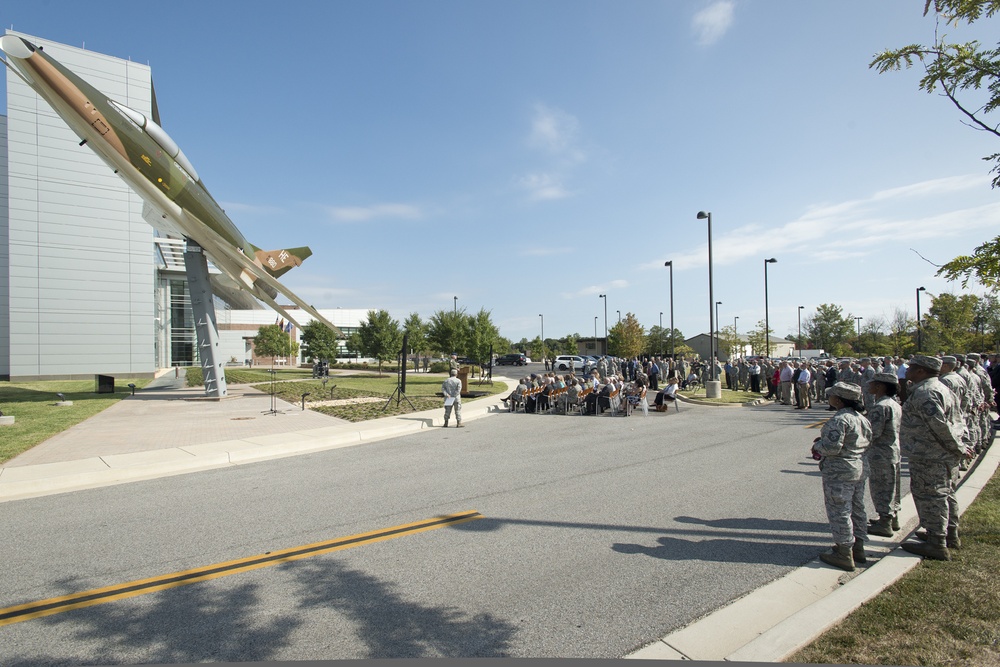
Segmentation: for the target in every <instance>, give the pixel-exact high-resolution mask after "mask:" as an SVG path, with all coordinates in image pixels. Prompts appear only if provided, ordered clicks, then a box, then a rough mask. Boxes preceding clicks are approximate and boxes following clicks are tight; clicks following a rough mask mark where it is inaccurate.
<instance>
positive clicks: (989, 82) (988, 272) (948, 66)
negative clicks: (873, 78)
mask: <svg viewBox="0 0 1000 667" xmlns="http://www.w3.org/2000/svg"><path fill="white" fill-rule="evenodd" d="M932 7H933V10H934V14H935V18H936V23H940V22H941V21H942V20H944V22H945V24H951V25H954V26H958V25H960V24H962V23H967V24H972V23H974V22H976V21H978V20H979V19H981V18H984V17H985V18H990V17H992V16H993V15H994V14H996V13H997V12H998V11H1000V2H998V1H997V0H925V2H924V16H926V15H927V14H928V13H929V12H930V11H931V8H932ZM946 39H947V38H946V35H944V34H943V33H938V31H937V30H936V29H935V35H934V43H933V44H932V45H930V46H924V45H921V44H910V45H908V46H904V47H902V48H899V49H887V50H885V51H883V52H882V53H879V54H876V56H875V59H874V60H873V61H872V62H871V63H870V64H869V67H874V68H876V69H877V70H878V72H879V73H880V74H882V73H885V72H889V71H897V70H900V69H901V68H902V67H903V66H904V65H905V67H906V68H907V69H909V68H910V67H912V66H913V64H914V61H919V62H920V63H921V64H922V65H923V67H924V76H923V78H921V79H920V83H919V87H920V89H921V90H924V91H926V92H928V93H933V92H935V91H937V90H940V91H941V92H942V94H943V95H944V96H945V97H947V98H948V99H949V100H950V101H951V103H952V104H953V105H955V107H956V108H957V109H958V110H959V112H960V113H961V114H962V115H963V116H965V120H964V121H963V122H964V123H965V124H966V125H969V126H970V127H973V128H974V129H977V130H980V131H982V132H985V133H986V134H988V135H992V137H993V138H1000V126H998V125H992V124H990V122H988V121H987V120H986V117H987V116H988V115H989V114H990V113H991V112H994V111H996V110H997V109H998V108H1000V44H998V48H995V49H988V48H984V47H983V46H982V45H981V44H980V43H979V42H978V41H971V42H966V43H964V44H952V43H949V42H948V41H946ZM983 90H985V91H987V92H986V102H985V103H982V97H983V95H982V94H981V92H980V91H983ZM970 92H971V97H970ZM960 98H961V99H960ZM983 160H985V161H987V162H992V163H993V168H992V169H991V173H993V174H996V176H995V177H994V179H993V187H994V188H995V187H998V186H1000V152H997V153H993V154H992V155H988V156H986V157H984V158H983ZM938 275H939V276H944V277H946V278H947V279H948V280H957V279H958V278H961V279H962V286H963V287H967V286H968V282H969V280H971V279H972V278H975V279H976V280H978V281H979V282H980V283H981V284H982V285H984V286H986V287H989V288H992V289H996V288H998V287H1000V236H997V237H996V238H994V239H993V240H992V241H987V242H986V243H984V244H982V245H980V246H978V247H977V248H976V249H975V251H974V252H973V254H972V255H961V256H959V257H956V258H955V259H953V260H951V261H950V262H948V263H947V264H945V265H944V266H942V267H941V269H940V270H939V271H938Z"/></svg>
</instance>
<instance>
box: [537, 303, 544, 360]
mask: <svg viewBox="0 0 1000 667" xmlns="http://www.w3.org/2000/svg"><path fill="white" fill-rule="evenodd" d="M538 317H539V319H541V320H542V358H545V318H544V317H543V316H542V314H541V313H538Z"/></svg>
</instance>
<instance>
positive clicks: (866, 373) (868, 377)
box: [858, 357, 876, 411]
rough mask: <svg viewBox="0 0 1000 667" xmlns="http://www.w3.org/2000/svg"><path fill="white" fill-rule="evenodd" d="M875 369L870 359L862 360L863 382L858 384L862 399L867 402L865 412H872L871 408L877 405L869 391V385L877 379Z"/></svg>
mask: <svg viewBox="0 0 1000 667" xmlns="http://www.w3.org/2000/svg"><path fill="white" fill-rule="evenodd" d="M875 373H876V371H875V367H874V366H873V365H872V360H871V359H869V358H867V357H866V358H864V359H862V360H861V381H860V382H859V383H858V384H859V385H861V398H862V400H864V402H865V411H868V410H871V407H872V406H873V405H875V397H874V396H872V393H871V392H870V391H869V390H868V383H869V382H871V381H872V378H873V377H875Z"/></svg>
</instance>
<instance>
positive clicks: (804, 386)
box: [795, 361, 812, 410]
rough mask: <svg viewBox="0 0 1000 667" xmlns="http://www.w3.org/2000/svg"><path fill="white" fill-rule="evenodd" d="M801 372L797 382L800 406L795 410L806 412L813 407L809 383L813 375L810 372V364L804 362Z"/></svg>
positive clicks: (801, 365) (800, 366)
mask: <svg viewBox="0 0 1000 667" xmlns="http://www.w3.org/2000/svg"><path fill="white" fill-rule="evenodd" d="M799 371H800V372H799V379H798V380H797V382H798V385H799V390H798V392H797V393H798V395H799V404H798V405H797V406H795V409H796V410H805V409H807V408H811V407H812V398H810V396H809V382H810V380H812V373H811V372H810V371H809V364H807V363H806V362H804V361H803V362H802V363H801V364H800V365H799Z"/></svg>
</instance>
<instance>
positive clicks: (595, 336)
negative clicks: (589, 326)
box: [594, 315, 597, 345]
mask: <svg viewBox="0 0 1000 667" xmlns="http://www.w3.org/2000/svg"><path fill="white" fill-rule="evenodd" d="M594 345H597V315H594Z"/></svg>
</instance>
